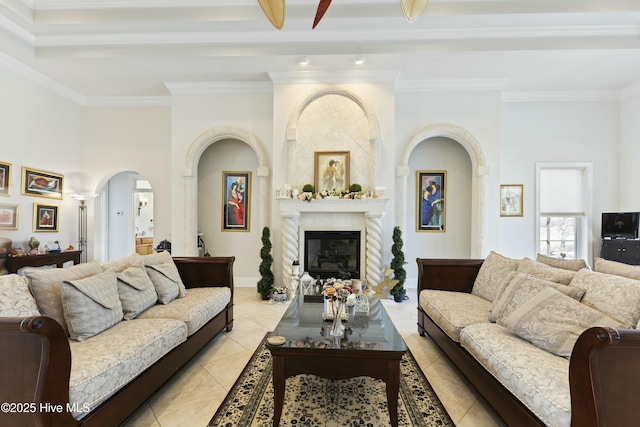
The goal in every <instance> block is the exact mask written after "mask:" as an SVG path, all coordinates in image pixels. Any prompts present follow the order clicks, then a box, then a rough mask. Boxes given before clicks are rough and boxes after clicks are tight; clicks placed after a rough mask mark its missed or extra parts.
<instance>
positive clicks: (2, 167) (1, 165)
mask: <svg viewBox="0 0 640 427" xmlns="http://www.w3.org/2000/svg"><path fill="white" fill-rule="evenodd" d="M10 190H11V163H5V162H0V196H8V195H9V191H10Z"/></svg>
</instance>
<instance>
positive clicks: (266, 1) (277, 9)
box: [258, 0, 284, 29]
mask: <svg viewBox="0 0 640 427" xmlns="http://www.w3.org/2000/svg"><path fill="white" fill-rule="evenodd" d="M258 3H260V7H261V8H262V11H263V12H264V14H265V15H266V16H267V18H268V19H269V21H270V22H271V23H272V24H273V26H274V27H276V28H277V29H281V28H282V26H283V25H284V0H258Z"/></svg>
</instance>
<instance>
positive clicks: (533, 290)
mask: <svg viewBox="0 0 640 427" xmlns="http://www.w3.org/2000/svg"><path fill="white" fill-rule="evenodd" d="M508 277H510V278H511V280H510V281H509V282H508V283H507V285H506V287H505V288H504V291H502V293H501V294H500V295H499V296H498V297H497V298H496V300H495V301H494V302H493V305H492V306H491V313H489V321H490V322H498V323H500V320H501V319H504V318H506V317H508V316H509V315H510V314H511V313H512V312H513V311H514V310H515V309H516V308H517V307H519V306H520V305H522V304H524V303H525V302H526V301H527V300H528V299H530V298H531V297H532V296H533V295H535V294H537V293H539V292H541V291H542V290H544V289H545V288H552V289H555V290H556V291H558V292H560V293H562V294H564V295H566V296H568V297H570V298H571V299H574V300H576V301H580V299H581V298H582V296H583V295H584V293H585V291H584V289H581V288H574V287H571V286H565V285H561V284H559V283H555V282H550V281H548V280H544V279H539V278H537V277H534V276H531V275H528V274H525V273H509V275H508Z"/></svg>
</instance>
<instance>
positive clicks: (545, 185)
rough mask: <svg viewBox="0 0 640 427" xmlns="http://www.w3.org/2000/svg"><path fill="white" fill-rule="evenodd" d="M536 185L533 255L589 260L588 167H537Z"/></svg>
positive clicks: (589, 166) (589, 205)
mask: <svg viewBox="0 0 640 427" xmlns="http://www.w3.org/2000/svg"><path fill="white" fill-rule="evenodd" d="M536 182H537V200H536V201H537V203H536V221H537V224H536V237H537V238H536V252H537V253H541V254H544V255H548V256H553V257H557V258H566V259H578V258H589V256H590V254H589V252H590V251H589V247H590V245H589V243H588V241H587V236H588V235H589V233H588V230H589V226H588V224H589V223H590V222H591V221H590V218H591V198H590V194H591V165H590V164H573V163H571V164H566V163H541V164H537V165H536Z"/></svg>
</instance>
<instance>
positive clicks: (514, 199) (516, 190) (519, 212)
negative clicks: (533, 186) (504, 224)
mask: <svg viewBox="0 0 640 427" xmlns="http://www.w3.org/2000/svg"><path fill="white" fill-rule="evenodd" d="M523 199H524V185H522V184H502V185H500V216H523V215H524V209H523V207H524V202H523Z"/></svg>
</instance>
